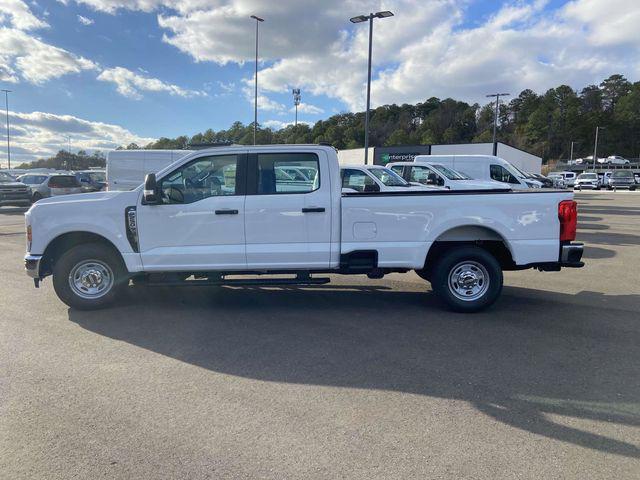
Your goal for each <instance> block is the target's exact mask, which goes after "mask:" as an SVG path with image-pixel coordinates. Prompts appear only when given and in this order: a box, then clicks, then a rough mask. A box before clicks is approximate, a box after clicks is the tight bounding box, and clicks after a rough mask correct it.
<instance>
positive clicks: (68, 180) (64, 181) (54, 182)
mask: <svg viewBox="0 0 640 480" xmlns="http://www.w3.org/2000/svg"><path fill="white" fill-rule="evenodd" d="M79 186H80V183H79V182H78V179H77V178H76V177H75V176H71V175H56V176H55V177H51V178H50V179H49V187H51V188H76V187H79Z"/></svg>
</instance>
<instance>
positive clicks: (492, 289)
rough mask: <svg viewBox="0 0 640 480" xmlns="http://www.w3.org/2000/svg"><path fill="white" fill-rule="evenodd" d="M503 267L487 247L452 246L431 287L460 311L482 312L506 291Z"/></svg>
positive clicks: (440, 264)
mask: <svg viewBox="0 0 640 480" xmlns="http://www.w3.org/2000/svg"><path fill="white" fill-rule="evenodd" d="M502 282H503V277H502V268H500V264H499V263H498V261H497V260H496V258H495V257H494V256H493V255H491V254H490V253H489V252H487V251H486V250H484V249H482V248H480V247H475V246H464V247H457V248H452V249H450V250H448V251H447V252H445V253H444V254H443V255H442V256H441V257H440V258H439V259H438V261H437V263H436V265H435V266H434V269H433V275H432V282H431V286H432V287H433V290H434V292H435V293H436V295H438V297H439V298H440V299H441V300H442V301H444V302H445V303H446V304H447V305H448V306H449V307H450V308H451V309H452V310H454V311H456V312H469V313H470V312H478V311H480V310H483V309H485V308H487V307H489V306H490V305H492V304H493V303H494V302H495V301H496V300H497V298H498V296H499V295H500V292H501V291H502Z"/></svg>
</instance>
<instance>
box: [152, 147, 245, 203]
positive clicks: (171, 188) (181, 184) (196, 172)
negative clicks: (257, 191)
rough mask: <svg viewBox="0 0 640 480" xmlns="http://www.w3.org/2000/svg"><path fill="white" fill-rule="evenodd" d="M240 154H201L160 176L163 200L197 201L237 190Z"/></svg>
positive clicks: (176, 201)
mask: <svg viewBox="0 0 640 480" xmlns="http://www.w3.org/2000/svg"><path fill="white" fill-rule="evenodd" d="M237 167H238V156H237V155H218V156H211V157H202V158H198V159H196V160H194V161H192V162H190V163H188V164H186V165H183V166H181V167H180V168H178V169H177V170H174V171H173V172H171V173H170V174H169V175H167V176H165V177H163V178H162V180H160V196H161V198H162V203H193V202H197V201H198V200H203V199H205V198H209V197H217V196H222V195H235V194H236V172H237Z"/></svg>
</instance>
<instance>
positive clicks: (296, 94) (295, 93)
mask: <svg viewBox="0 0 640 480" xmlns="http://www.w3.org/2000/svg"><path fill="white" fill-rule="evenodd" d="M291 92H292V93H293V104H294V105H295V107H296V121H295V123H294V126H296V127H297V126H298V105H300V98H301V96H300V89H299V88H294V89H293V90H292V91H291Z"/></svg>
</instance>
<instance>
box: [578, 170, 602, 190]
mask: <svg viewBox="0 0 640 480" xmlns="http://www.w3.org/2000/svg"><path fill="white" fill-rule="evenodd" d="M573 188H574V189H576V190H583V189H591V190H600V179H599V178H598V174H597V173H595V172H585V173H581V174H580V175H578V178H577V179H576V181H575V184H574V185H573Z"/></svg>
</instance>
